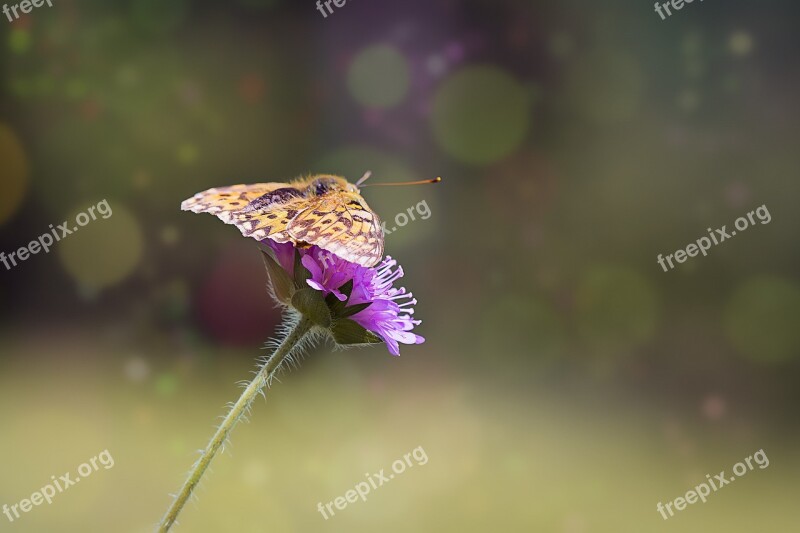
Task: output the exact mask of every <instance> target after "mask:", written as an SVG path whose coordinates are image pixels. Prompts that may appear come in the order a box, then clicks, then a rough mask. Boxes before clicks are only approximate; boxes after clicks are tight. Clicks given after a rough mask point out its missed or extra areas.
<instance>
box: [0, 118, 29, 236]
mask: <svg viewBox="0 0 800 533" xmlns="http://www.w3.org/2000/svg"><path fill="white" fill-rule="evenodd" d="M0 161H2V165H3V171H2V172H3V181H2V183H0V224H3V223H4V222H6V221H7V220H8V219H9V218H11V216H12V215H13V214H14V213H16V212H17V209H19V206H20V205H21V204H22V199H23V198H24V197H25V192H26V191H27V190H28V171H29V167H28V157H27V155H26V154H25V150H24V149H23V147H22V143H20V142H19V139H18V138H17V136H16V134H15V133H14V131H13V130H12V129H11V128H9V127H8V126H7V125H5V124H2V123H0Z"/></svg>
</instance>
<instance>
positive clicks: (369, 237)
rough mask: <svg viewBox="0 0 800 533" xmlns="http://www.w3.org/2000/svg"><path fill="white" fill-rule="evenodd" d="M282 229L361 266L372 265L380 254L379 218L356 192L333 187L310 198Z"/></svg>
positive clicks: (381, 234)
mask: <svg viewBox="0 0 800 533" xmlns="http://www.w3.org/2000/svg"><path fill="white" fill-rule="evenodd" d="M286 229H287V231H288V233H289V236H290V237H291V238H292V240H293V241H295V242H307V243H309V244H314V245H316V246H319V247H320V248H322V249H323V250H327V251H329V252H331V253H332V254H335V255H338V256H339V257H341V258H342V259H345V260H347V261H350V262H352V263H358V264H359V265H361V266H366V267H371V266H374V265H376V264H378V263H379V262H380V260H381V258H382V257H383V232H382V231H381V225H380V219H379V218H378V215H376V214H375V213H374V212H372V210H371V209H370V208H369V206H367V203H366V202H365V201H364V199H363V198H361V196H360V195H358V194H356V193H346V192H341V191H337V192H331V193H329V194H326V195H324V196H320V197H317V198H315V199H313V200H312V203H311V205H309V206H308V207H307V208H306V209H305V210H304V211H302V212H300V213H298V214H297V216H295V217H294V218H293V219H292V221H291V222H290V223H289V226H288V227H287V228H286Z"/></svg>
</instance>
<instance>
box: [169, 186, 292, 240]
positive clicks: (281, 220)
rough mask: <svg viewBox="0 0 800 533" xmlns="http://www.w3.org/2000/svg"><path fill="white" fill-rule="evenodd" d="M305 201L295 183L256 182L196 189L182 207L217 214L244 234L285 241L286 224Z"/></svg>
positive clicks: (187, 209) (185, 209)
mask: <svg viewBox="0 0 800 533" xmlns="http://www.w3.org/2000/svg"><path fill="white" fill-rule="evenodd" d="M305 201H306V199H305V196H304V192H303V190H302V189H301V188H298V187H297V186H295V184H294V183H292V184H287V183H255V184H253V185H233V186H230V187H216V188H214V189H209V190H207V191H203V192H200V193H197V194H195V195H194V196H193V197H192V198H189V199H188V200H186V201H184V202H183V203H182V204H181V209H183V210H184V211H192V212H194V213H211V214H213V215H216V216H217V217H218V218H219V219H220V220H222V221H223V222H225V223H226V224H233V225H235V226H236V227H237V228H239V231H240V232H241V233H242V235H244V236H245V237H253V238H254V239H256V240H259V241H260V240H263V239H266V238H270V239H273V240H275V241H276V242H286V241H288V240H290V237H289V235H288V234H287V233H286V232H285V230H286V226H287V225H288V224H289V222H290V221H291V219H292V218H293V217H294V216H295V215H296V214H297V213H299V212H300V211H301V210H302V209H303V205H302V204H303V202H305Z"/></svg>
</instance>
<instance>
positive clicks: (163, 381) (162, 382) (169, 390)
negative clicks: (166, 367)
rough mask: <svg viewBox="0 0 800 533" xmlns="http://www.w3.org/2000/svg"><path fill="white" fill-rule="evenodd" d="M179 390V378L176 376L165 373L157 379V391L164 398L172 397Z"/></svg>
mask: <svg viewBox="0 0 800 533" xmlns="http://www.w3.org/2000/svg"><path fill="white" fill-rule="evenodd" d="M176 390H178V378H177V377H175V375H174V374H169V373H163V374H159V375H158V377H156V391H157V392H158V393H159V394H161V395H162V396H170V395H172V394H174V393H175V391H176Z"/></svg>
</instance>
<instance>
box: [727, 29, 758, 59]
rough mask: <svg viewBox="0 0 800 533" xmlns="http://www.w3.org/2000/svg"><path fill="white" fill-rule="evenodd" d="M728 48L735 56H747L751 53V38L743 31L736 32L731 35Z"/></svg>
mask: <svg viewBox="0 0 800 533" xmlns="http://www.w3.org/2000/svg"><path fill="white" fill-rule="evenodd" d="M728 48H729V49H730V51H731V53H732V54H733V55H735V56H747V55H750V53H751V52H752V51H753V37H751V36H750V34H749V33H747V32H745V31H737V32H735V33H734V34H733V35H731V38H730V40H729V41H728Z"/></svg>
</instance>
